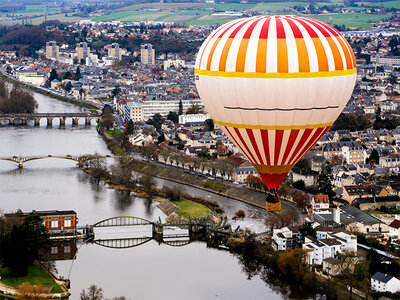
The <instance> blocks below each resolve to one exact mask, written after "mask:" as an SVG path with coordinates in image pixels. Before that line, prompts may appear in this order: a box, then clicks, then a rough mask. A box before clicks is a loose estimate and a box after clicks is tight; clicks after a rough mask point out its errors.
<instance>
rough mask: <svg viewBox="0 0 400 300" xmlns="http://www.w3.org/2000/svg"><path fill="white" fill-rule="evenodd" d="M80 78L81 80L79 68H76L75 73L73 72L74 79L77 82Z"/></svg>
mask: <svg viewBox="0 0 400 300" xmlns="http://www.w3.org/2000/svg"><path fill="white" fill-rule="evenodd" d="M81 78H82V74H81V68H80V67H77V68H76V71H75V75H74V79H75V80H77V81H78V80H79V79H81Z"/></svg>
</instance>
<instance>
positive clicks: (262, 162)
mask: <svg viewBox="0 0 400 300" xmlns="http://www.w3.org/2000/svg"><path fill="white" fill-rule="evenodd" d="M246 132H247V135H248V136H249V139H250V142H251V145H252V146H253V148H254V150H255V152H256V154H257V157H258V160H259V161H260V163H261V164H264V161H263V160H262V157H261V153H260V150H259V149H258V146H257V142H256V139H255V138H254V134H253V130H252V129H247V128H246Z"/></svg>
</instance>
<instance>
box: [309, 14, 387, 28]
mask: <svg viewBox="0 0 400 300" xmlns="http://www.w3.org/2000/svg"><path fill="white" fill-rule="evenodd" d="M310 17H311V18H315V19H318V20H321V21H323V22H326V23H328V24H331V25H345V26H347V27H365V28H369V27H372V26H373V24H374V23H373V22H376V21H379V20H382V19H385V18H388V17H390V15H389V14H388V15H371V14H362V13H359V14H357V13H351V14H329V15H328V14H327V15H312V16H310ZM329 17H332V18H333V20H332V21H331V20H330V18H329ZM370 22H371V23H370Z"/></svg>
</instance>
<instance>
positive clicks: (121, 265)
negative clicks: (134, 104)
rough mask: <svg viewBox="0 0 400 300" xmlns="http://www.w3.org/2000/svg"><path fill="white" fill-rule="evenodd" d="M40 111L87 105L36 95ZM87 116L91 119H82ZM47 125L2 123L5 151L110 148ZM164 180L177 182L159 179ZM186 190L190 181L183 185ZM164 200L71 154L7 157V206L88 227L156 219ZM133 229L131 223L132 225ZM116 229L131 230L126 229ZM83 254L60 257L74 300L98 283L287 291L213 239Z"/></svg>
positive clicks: (2, 178) (143, 289)
mask: <svg viewBox="0 0 400 300" xmlns="http://www.w3.org/2000/svg"><path fill="white" fill-rule="evenodd" d="M34 95H35V98H36V100H37V101H38V103H39V107H38V112H80V111H81V108H79V107H77V106H74V105H71V104H68V103H63V102H60V101H58V100H55V99H52V98H50V97H48V96H44V95H41V94H37V93H35V94H34ZM82 122H83V120H82ZM45 123H46V121H45V120H42V122H41V126H40V127H37V128H34V127H33V126H25V127H18V126H15V127H13V126H1V127H0V157H3V156H8V157H9V156H14V155H15V156H20V155H53V156H54V155H67V154H70V155H80V154H84V153H94V152H96V151H97V152H99V153H102V154H109V151H108V150H107V148H106V146H105V143H104V142H103V140H102V139H101V138H100V136H99V135H98V134H97V133H96V130H95V123H92V126H85V125H83V124H80V125H79V126H76V127H72V125H71V121H69V123H68V122H67V124H66V126H65V128H59V126H58V125H57V124H58V121H56V120H54V121H53V127H52V128H47V126H46V125H45ZM157 183H158V185H159V186H162V185H168V186H171V185H175V184H176V183H172V182H169V181H166V180H161V179H159V180H157ZM182 188H183V187H182ZM184 188H185V190H186V192H187V193H190V194H193V195H198V196H202V197H205V198H207V199H210V200H217V201H218V202H219V203H220V204H221V206H222V207H223V208H224V209H225V212H226V214H227V215H228V218H229V219H231V217H232V216H233V215H234V213H235V211H236V210H238V209H243V210H244V211H245V212H246V218H245V219H244V220H243V221H232V222H233V225H234V226H237V225H241V227H248V228H250V229H252V230H253V231H256V232H262V231H263V230H265V227H264V225H263V220H264V218H265V217H266V213H265V212H264V211H263V210H262V209H258V208H254V207H252V206H249V205H246V204H243V203H240V202H237V201H235V200H231V199H227V198H224V197H219V196H216V195H214V194H212V193H207V192H205V191H200V190H197V189H195V188H191V187H184ZM156 204H157V203H154V202H152V201H149V200H146V199H141V198H135V197H133V196H129V195H126V194H122V193H120V192H118V191H114V190H110V189H108V188H107V187H105V186H103V185H102V184H100V185H99V184H98V183H97V182H96V181H94V180H93V179H92V178H91V177H90V176H88V175H87V174H85V173H83V172H82V171H80V170H79V169H78V168H77V167H76V163H75V162H73V161H69V160H63V159H57V158H46V159H41V160H36V161H31V162H28V163H26V164H25V165H24V168H23V169H21V170H20V169H17V165H16V164H14V163H12V162H8V161H0V209H1V210H2V211H3V212H12V211H16V210H17V209H21V210H22V211H25V212H27V211H31V210H34V209H35V210H75V211H76V212H77V214H78V218H79V224H78V225H80V226H82V225H85V224H94V223H95V222H97V221H100V220H103V219H106V218H109V217H113V216H121V215H130V216H137V217H141V218H145V219H148V220H150V221H154V220H157V219H158V218H159V217H160V218H161V219H162V220H164V219H165V217H166V216H165V215H164V213H163V212H162V211H160V210H159V209H158V208H157V207H156ZM124 230H125V229H124ZM114 234H117V235H118V234H120V235H123V234H125V235H126V234H129V233H127V232H121V229H120V230H119V231H118V232H115V233H114ZM78 247H79V250H78V252H77V255H76V259H75V260H74V261H72V260H58V261H57V268H58V275H59V276H63V277H65V278H70V280H71V290H70V292H71V293H72V296H71V299H73V300H75V299H79V294H80V292H81V290H82V289H86V288H87V287H89V285H90V284H96V285H98V286H99V287H101V288H102V289H103V290H104V295H105V297H107V298H110V299H111V298H113V297H116V296H125V297H126V298H127V299H281V298H282V297H283V296H282V295H281V294H279V293H278V292H276V291H275V290H274V288H273V287H271V286H269V285H268V283H266V282H264V281H263V280H262V279H261V278H260V276H258V275H257V276H254V277H252V279H251V280H249V279H248V275H247V274H246V272H245V271H244V267H243V265H242V264H241V263H240V262H239V258H238V257H237V256H235V255H232V254H230V253H229V252H226V251H221V250H216V249H213V248H207V247H206V244H205V243H200V242H196V243H191V244H189V245H186V246H183V247H172V246H168V245H166V244H158V243H157V242H156V241H154V240H152V241H150V242H148V243H145V244H143V245H141V246H138V247H135V248H129V249H110V248H105V247H101V246H98V245H95V244H83V245H81V244H79V245H78Z"/></svg>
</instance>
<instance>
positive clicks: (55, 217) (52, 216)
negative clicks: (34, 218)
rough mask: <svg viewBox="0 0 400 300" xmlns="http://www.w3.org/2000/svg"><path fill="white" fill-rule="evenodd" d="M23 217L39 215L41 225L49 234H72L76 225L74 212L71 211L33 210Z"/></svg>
mask: <svg viewBox="0 0 400 300" xmlns="http://www.w3.org/2000/svg"><path fill="white" fill-rule="evenodd" d="M24 215H39V216H40V217H41V218H42V219H43V224H44V226H45V227H46V229H47V230H48V231H49V232H50V233H57V232H61V231H67V232H74V231H75V229H76V225H77V224H78V218H77V216H76V212H75V211H73V210H47V211H36V210H33V211H32V212H29V213H24Z"/></svg>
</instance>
